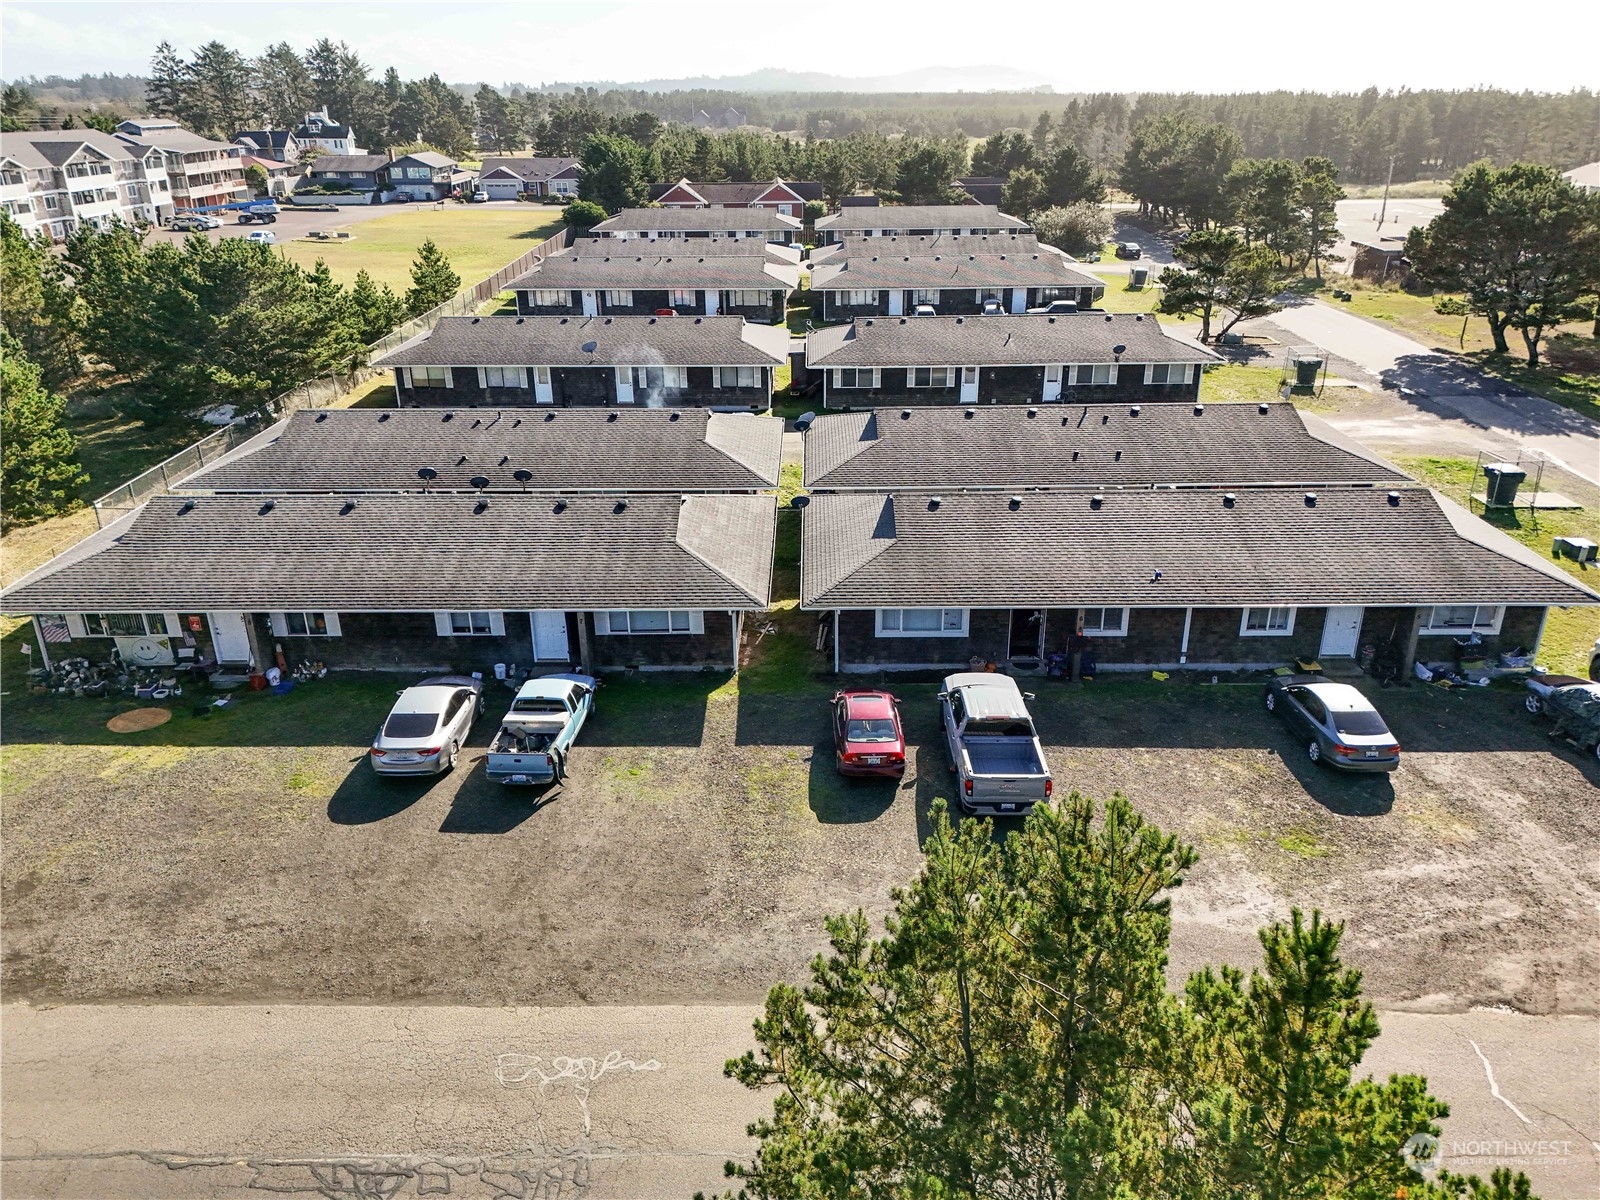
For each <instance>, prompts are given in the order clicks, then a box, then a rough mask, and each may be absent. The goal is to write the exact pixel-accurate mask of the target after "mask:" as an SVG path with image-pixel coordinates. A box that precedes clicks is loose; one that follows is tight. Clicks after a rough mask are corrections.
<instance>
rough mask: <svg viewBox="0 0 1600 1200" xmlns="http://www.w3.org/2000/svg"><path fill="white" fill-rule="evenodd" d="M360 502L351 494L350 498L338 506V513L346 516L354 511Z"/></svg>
mask: <svg viewBox="0 0 1600 1200" xmlns="http://www.w3.org/2000/svg"><path fill="white" fill-rule="evenodd" d="M360 503H361V501H359V500H357V499H356V498H355V497H354V496H352V497H351V498H350V499H348V500H346V501H345V502H344V504H343V505H342V506H341V507H340V509H339V515H340V516H341V517H348V516H349V515H350V514H351V513H353V512H355V510H356V505H358V504H360Z"/></svg>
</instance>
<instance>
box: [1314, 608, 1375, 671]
mask: <svg viewBox="0 0 1600 1200" xmlns="http://www.w3.org/2000/svg"><path fill="white" fill-rule="evenodd" d="M1365 611H1366V610H1365V609H1364V608H1362V607H1361V606H1360V605H1359V604H1355V605H1346V606H1341V607H1336V608H1330V609H1329V610H1328V615H1327V617H1326V619H1324V621H1323V623H1322V649H1321V650H1320V651H1318V652H1317V657H1318V658H1354V657H1355V656H1356V643H1357V642H1359V641H1360V640H1361V614H1362V613H1364V612H1365Z"/></svg>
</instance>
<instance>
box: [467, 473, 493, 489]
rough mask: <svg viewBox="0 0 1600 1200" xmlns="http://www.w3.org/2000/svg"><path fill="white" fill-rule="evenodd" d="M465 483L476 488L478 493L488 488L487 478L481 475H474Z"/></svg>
mask: <svg viewBox="0 0 1600 1200" xmlns="http://www.w3.org/2000/svg"><path fill="white" fill-rule="evenodd" d="M467 482H468V483H470V484H471V485H472V486H473V487H475V488H477V489H478V491H480V492H481V491H483V489H484V488H486V487H488V486H489V480H488V478H487V477H486V476H483V475H474V476H473V477H472V478H471V479H469V480H467Z"/></svg>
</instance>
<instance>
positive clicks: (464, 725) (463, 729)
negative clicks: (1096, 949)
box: [371, 675, 483, 775]
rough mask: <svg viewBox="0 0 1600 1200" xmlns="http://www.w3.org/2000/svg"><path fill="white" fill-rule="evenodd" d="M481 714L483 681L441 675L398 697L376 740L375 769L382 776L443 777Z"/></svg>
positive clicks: (465, 676) (373, 743) (373, 762)
mask: <svg viewBox="0 0 1600 1200" xmlns="http://www.w3.org/2000/svg"><path fill="white" fill-rule="evenodd" d="M482 713H483V681H482V680H481V679H473V678H472V677H471V676H468V675H437V676H435V677H434V678H432V679H424V680H423V681H422V682H421V683H419V684H416V685H415V686H413V687H408V688H406V690H405V691H403V692H401V693H400V698H399V699H398V700H396V701H395V702H394V707H393V708H392V709H390V710H389V716H388V717H387V718H386V719H385V720H384V722H383V726H382V728H380V729H379V730H378V733H377V736H376V737H374V738H373V739H372V750H371V761H372V769H373V770H374V771H376V772H377V773H378V774H379V775H440V774H443V773H444V772H445V771H448V770H450V768H451V767H453V766H455V765H456V756H457V755H458V754H460V753H461V747H462V744H463V743H465V742H466V740H467V735H468V734H469V733H471V732H472V723H473V722H474V721H475V720H477V719H478V717H479V716H480V715H481V714H482Z"/></svg>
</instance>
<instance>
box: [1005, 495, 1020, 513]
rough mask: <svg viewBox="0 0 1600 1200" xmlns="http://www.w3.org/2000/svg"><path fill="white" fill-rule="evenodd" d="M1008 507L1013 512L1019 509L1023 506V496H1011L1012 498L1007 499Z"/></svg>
mask: <svg viewBox="0 0 1600 1200" xmlns="http://www.w3.org/2000/svg"><path fill="white" fill-rule="evenodd" d="M1006 507H1007V508H1009V509H1010V510H1011V511H1012V512H1016V511H1017V509H1019V508H1021V507H1022V497H1021V496H1013V497H1011V499H1010V500H1008V501H1006Z"/></svg>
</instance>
